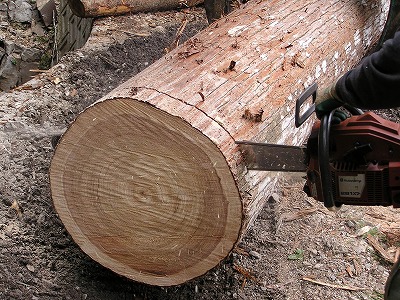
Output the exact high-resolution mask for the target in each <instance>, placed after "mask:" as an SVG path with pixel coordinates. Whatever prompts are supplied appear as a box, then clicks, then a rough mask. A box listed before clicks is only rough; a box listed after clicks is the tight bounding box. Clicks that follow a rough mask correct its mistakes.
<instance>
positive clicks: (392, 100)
mask: <svg viewBox="0 0 400 300" xmlns="http://www.w3.org/2000/svg"><path fill="white" fill-rule="evenodd" d="M315 102H316V103H315V104H316V112H317V116H318V117H321V116H322V115H324V114H326V113H328V112H330V111H331V110H333V109H335V108H337V107H339V106H342V105H343V104H349V105H351V106H354V107H358V108H364V109H379V108H390V107H399V106H400V31H398V32H397V33H396V34H395V36H394V38H393V39H390V40H387V41H386V42H385V43H384V44H383V46H382V48H381V49H380V50H379V51H378V52H375V53H373V54H371V55H370V56H367V57H366V58H364V59H363V60H362V61H361V63H360V64H359V65H358V66H357V67H356V68H354V69H352V70H350V71H349V72H347V73H346V74H344V75H343V76H342V77H341V78H339V79H338V80H337V81H336V82H335V83H334V84H332V85H330V86H328V87H326V88H323V89H321V90H319V91H318V92H317V99H316V101H315Z"/></svg>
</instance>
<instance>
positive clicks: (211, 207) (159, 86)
mask: <svg viewBox="0 0 400 300" xmlns="http://www.w3.org/2000/svg"><path fill="white" fill-rule="evenodd" d="M385 10H387V7H381V6H380V2H368V3H367V4H362V2H359V1H350V0H345V1H343V0H341V1H339V0H333V1H330V2H325V1H313V2H310V1H298V0H296V1H287V0H280V1H263V2H259V1H250V2H249V3H248V4H247V5H246V6H245V7H243V8H241V9H238V10H235V11H234V12H233V13H232V14H230V15H229V16H228V18H223V19H220V20H219V21H217V22H216V23H213V25H212V26H210V27H208V28H207V29H206V30H204V31H203V32H201V33H199V34H198V35H196V36H195V37H194V38H192V39H190V40H188V41H187V42H186V43H185V44H183V45H182V46H180V47H178V48H176V49H175V50H173V51H172V52H170V53H168V54H167V55H166V56H165V57H163V58H162V59H160V60H159V61H157V62H156V63H154V64H153V65H151V66H150V67H148V68H147V69H145V70H144V71H143V72H141V73H140V74H138V75H136V76H135V77H133V78H132V79H130V80H128V81H127V82H125V83H124V84H122V85H121V86H120V87H118V88H117V89H115V90H114V91H113V92H111V93H110V94H109V95H107V96H105V97H104V98H103V99H101V100H99V101H98V102H97V103H95V104H94V105H92V106H90V107H89V108H87V109H86V110H85V111H84V112H82V113H81V114H80V115H79V116H78V117H77V118H76V120H75V121H74V122H73V123H72V124H71V126H70V127H69V129H68V130H67V132H66V133H65V134H64V135H63V136H62V138H61V140H60V143H59V145H58V146H57V149H56V152H55V155H54V159H53V160H52V164H51V172H50V179H51V189H52V196H53V200H54V205H55V208H56V209H57V211H58V213H59V215H60V218H61V220H62V221H63V223H64V224H65V226H66V228H67V230H68V231H69V233H70V234H71V236H72V237H73V238H74V240H75V241H76V242H77V244H78V245H79V246H80V247H81V248H82V250H83V251H85V252H86V253H87V254H88V255H90V256H91V257H92V258H93V259H94V260H96V261H98V262H99V263H101V264H102V265H104V266H106V267H107V268H110V269H111V270H113V271H115V272H117V273H119V274H122V275H124V276H126V277H128V278H131V279H134V280H136V281H140V282H145V283H148V284H153V285H160V286H167V285H176V284H180V283H182V282H185V281H187V280H189V279H191V278H194V277H196V276H200V275H202V274H204V273H205V272H206V271H207V270H209V269H211V268H212V267H214V266H215V265H217V264H218V263H219V262H220V261H221V260H222V259H223V258H225V257H226V256H227V255H228V254H229V253H230V251H231V250H232V249H233V248H234V246H235V244H236V243H237V242H238V241H239V240H240V238H241V236H242V235H243V233H245V232H246V230H247V229H248V227H249V226H250V225H251V223H252V221H253V219H254V218H255V217H256V216H257V214H258V213H259V211H260V210H261V208H262V207H263V205H264V203H265V201H266V200H267V199H268V197H269V196H270V195H271V194H272V193H273V192H275V188H276V183H277V180H278V177H277V175H276V174H275V173H269V172H256V171H247V170H246V168H245V167H244V166H243V162H242V157H241V153H240V151H239V149H238V146H237V145H236V144H235V142H236V141H238V140H252V141H255V142H268V143H282V144H289V145H298V144H301V143H302V142H303V141H304V139H305V138H306V137H307V135H308V132H309V129H310V126H311V121H309V122H308V123H306V124H304V125H303V126H302V127H300V128H299V129H296V128H295V127H294V105H295V99H296V98H297V97H298V96H299V94H300V93H301V92H302V91H303V89H304V88H305V87H307V86H308V85H310V84H311V83H313V82H314V81H318V82H319V83H320V84H322V85H323V84H325V83H327V82H331V81H332V80H333V79H334V78H335V77H336V76H338V75H339V74H341V73H342V72H344V71H346V70H347V69H349V68H351V67H352V66H353V65H355V64H356V63H357V62H359V60H360V59H361V58H362V57H363V55H364V54H365V53H366V51H367V50H368V48H369V47H370V46H372V45H373V44H374V43H375V42H376V41H377V40H378V38H379V33H380V31H381V29H382V26H383V24H384V21H385V15H384V14H383V13H382V11H385Z"/></svg>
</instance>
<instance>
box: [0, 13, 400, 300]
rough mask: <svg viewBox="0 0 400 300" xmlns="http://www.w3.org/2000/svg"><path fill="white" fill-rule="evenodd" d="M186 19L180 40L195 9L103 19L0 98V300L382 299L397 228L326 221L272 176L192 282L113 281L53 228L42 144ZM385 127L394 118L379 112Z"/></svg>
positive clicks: (193, 27) (368, 217)
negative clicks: (217, 255) (242, 231)
mask: <svg viewBox="0 0 400 300" xmlns="http://www.w3.org/2000/svg"><path fill="white" fill-rule="evenodd" d="M185 16H186V18H188V19H189V20H190V22H189V23H188V25H187V26H186V29H185V31H184V35H183V37H182V39H184V38H187V37H188V36H191V35H193V34H195V33H196V32H197V31H198V30H200V29H201V28H203V27H204V26H206V21H205V15H204V11H203V10H202V9H201V8H198V9H194V10H191V11H186V12H182V11H181V12H163V13H155V14H139V15H136V16H125V17H119V18H118V20H116V19H115V18H105V19H101V20H97V21H96V25H95V27H94V31H93V35H92V38H91V40H90V41H89V43H88V45H87V46H86V47H85V48H83V49H81V50H79V51H76V52H74V53H70V54H68V55H67V56H66V57H64V58H63V59H62V61H61V62H60V64H59V65H57V66H55V67H54V68H52V69H51V70H49V71H48V72H45V73H43V74H41V75H40V76H38V77H37V78H36V79H34V80H32V81H30V82H28V83H27V84H25V85H24V86H21V87H19V88H17V89H16V90H14V91H12V92H10V93H5V94H2V95H0V166H1V173H0V299H71V300H75V299H96V300H97V299H99V300H102V299H104V300H112V299H118V300H119V299H138V300H139V299H249V300H256V299H277V300H280V299H307V300H308V299H310V300H313V299H341V300H342V299H349V300H356V299H365V300H378V299H383V296H382V294H383V289H384V283H385V280H386V277H387V275H388V273H389V270H390V263H389V262H387V260H385V259H384V258H382V255H380V254H379V253H378V252H377V251H376V250H375V248H374V247H372V246H371V242H369V241H368V239H367V234H368V233H369V234H370V235H371V236H372V237H373V238H375V239H376V240H377V242H378V244H379V245H381V246H382V247H383V250H384V253H386V254H387V255H389V257H393V256H394V252H395V251H396V246H399V244H398V242H397V244H396V241H395V239H394V238H395V237H393V236H388V235H386V234H385V232H387V231H388V230H387V228H390V226H391V225H393V224H396V223H397V224H400V218H399V217H398V213H397V214H396V212H395V210H394V209H390V208H370V207H369V208H360V207H343V208H342V209H341V210H340V211H339V212H337V213H333V212H329V211H327V210H326V209H325V208H324V207H323V205H322V204H320V203H317V202H316V201H315V200H313V199H310V198H307V197H306V195H305V194H304V193H303V192H302V185H303V183H304V182H303V179H302V178H301V177H300V175H295V174H289V175H282V174H276V176H280V185H279V188H278V189H277V190H276V193H275V195H274V197H271V198H270V199H268V201H267V203H266V205H265V207H264V209H263V210H262V211H261V213H260V215H259V217H258V218H257V219H256V221H255V224H254V225H253V226H252V227H251V229H250V230H249V231H248V232H247V234H246V236H245V237H244V239H243V240H242V241H241V243H240V244H239V245H238V247H237V248H236V249H235V251H233V253H232V254H231V255H230V256H229V257H228V258H227V259H225V260H224V261H223V262H221V263H220V264H219V265H218V266H217V267H215V268H214V269H212V270H210V271H209V272H208V273H207V274H205V275H204V276H201V277H199V278H196V279H194V280H192V281H190V282H187V283H185V284H182V285H180V286H175V287H168V288H161V287H153V286H148V285H144V284H141V283H136V282H133V281H130V280H128V279H125V278H123V277H120V276H118V275H116V274H114V273H113V272H111V271H109V270H108V269H105V268H104V267H102V266H101V265H99V264H98V263H96V262H94V261H93V260H92V259H90V258H89V257H88V256H87V255H86V254H85V253H83V252H82V251H81V250H80V248H79V247H78V246H77V245H76V244H75V243H74V242H73V240H72V239H71V237H70V236H69V234H68V232H66V230H65V228H64V226H63V224H62V222H61V221H60V219H59V218H58V216H57V214H56V212H55V210H54V208H53V204H52V200H51V196H50V187H49V177H48V171H49V165H50V161H51V158H52V155H53V148H52V145H51V139H52V137H53V136H54V135H57V134H60V133H62V132H63V131H64V130H65V128H66V127H67V126H68V124H70V123H71V122H72V121H73V120H74V118H75V116H76V115H77V114H78V113H79V112H80V111H82V110H83V109H84V108H85V107H87V106H88V105H90V104H91V103H93V102H94V101H96V100H97V99H99V98H100V97H101V96H103V95H105V94H106V93H108V92H109V91H111V90H112V89H113V88H115V87H116V86H117V85H119V84H120V83H121V82H123V81H124V80H126V79H127V78H129V77H131V76H133V75H134V74H136V73H138V72H139V71H141V70H142V69H144V68H145V67H146V66H148V65H150V64H151V63H152V62H154V61H155V60H156V59H158V58H159V57H161V56H162V55H163V54H164V53H165V52H164V51H165V48H168V47H169V46H170V45H171V43H172V42H173V41H174V39H175V36H176V32H177V31H178V28H179V26H180V25H181V23H182V20H183V18H184V17H185ZM384 114H387V116H388V117H391V118H394V119H397V118H398V116H397V111H391V112H384Z"/></svg>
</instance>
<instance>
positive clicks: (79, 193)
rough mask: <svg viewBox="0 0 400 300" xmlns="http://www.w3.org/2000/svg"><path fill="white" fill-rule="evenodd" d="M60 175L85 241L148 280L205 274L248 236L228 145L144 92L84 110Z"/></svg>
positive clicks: (58, 161)
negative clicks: (144, 97)
mask: <svg viewBox="0 0 400 300" xmlns="http://www.w3.org/2000/svg"><path fill="white" fill-rule="evenodd" d="M50 181H51V188H52V196H53V201H54V205H55V208H56V210H57V212H58V214H59V215H60V218H61V219H62V221H63V223H64V224H65V226H66V228H67V230H68V231H69V233H70V234H71V236H72V237H73V238H74V240H75V241H76V242H77V244H78V245H79V246H80V247H81V248H82V250H83V251H84V252H86V253H87V254H88V255H89V256H91V257H92V258H93V259H94V260H96V261H98V262H99V263H101V264H102V265H104V266H106V267H108V268H110V269H111V270H113V271H115V272H116V273H119V274H121V275H124V276H126V277H128V278H131V279H134V280H137V281H140V282H145V283H148V284H153V285H160V286H168V285H176V284H180V283H183V282H185V281H187V280H189V279H192V278H194V277H197V276H200V275H202V274H204V273H205V272H207V271H208V270H209V269H211V268H212V267H214V266H215V265H217V264H218V263H219V262H220V261H221V260H222V259H223V258H225V257H226V256H227V255H228V253H229V252H230V251H231V250H232V248H233V246H234V244H235V243H236V241H237V239H238V237H239V232H240V227H241V216H242V202H241V199H240V195H239V192H238V189H237V187H236V184H235V181H234V179H233V176H232V174H231V171H230V169H229V167H228V165H227V163H226V160H225V158H224V156H223V155H222V153H221V152H220V150H219V149H218V148H217V147H216V146H215V145H214V144H213V143H212V141H211V140H209V139H208V138H207V137H205V136H204V135H203V134H202V133H201V132H200V131H198V130H197V129H195V128H193V127H192V126H191V125H189V124H188V123H186V122H185V121H184V120H182V119H181V118H178V117H174V116H172V115H169V114H167V113H165V112H163V111H161V110H158V109H157V108H155V107H153V106H151V105H149V104H146V103H143V102H140V101H136V100H132V99H113V100H107V101H103V102H98V103H97V104H95V105H93V106H91V107H89V108H88V109H87V110H86V111H85V112H84V113H82V114H80V115H79V117H78V118H77V119H76V121H75V122H74V123H73V124H72V126H71V127H70V128H69V130H68V131H67V132H66V133H65V134H64V136H63V137H62V138H61V140H60V143H59V144H58V146H57V149H56V153H55V156H54V158H53V160H52V164H51V171H50Z"/></svg>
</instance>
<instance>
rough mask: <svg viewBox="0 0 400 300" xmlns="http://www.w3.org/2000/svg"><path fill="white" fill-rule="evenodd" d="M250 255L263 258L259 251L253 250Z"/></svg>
mask: <svg viewBox="0 0 400 300" xmlns="http://www.w3.org/2000/svg"><path fill="white" fill-rule="evenodd" d="M249 255H250V256H252V257H254V258H256V259H260V258H261V254H260V253H258V252H257V251H253V250H252V251H250V252H249Z"/></svg>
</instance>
